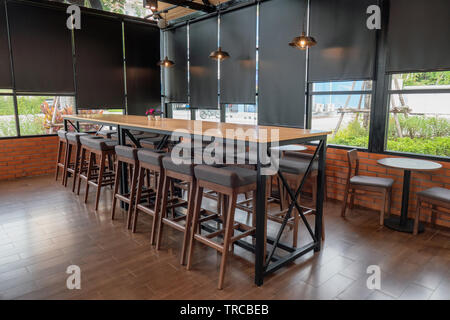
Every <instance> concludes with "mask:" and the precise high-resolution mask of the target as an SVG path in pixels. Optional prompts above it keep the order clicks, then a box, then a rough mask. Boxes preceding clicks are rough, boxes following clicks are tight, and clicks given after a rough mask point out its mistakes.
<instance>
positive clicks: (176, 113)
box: [170, 103, 191, 120]
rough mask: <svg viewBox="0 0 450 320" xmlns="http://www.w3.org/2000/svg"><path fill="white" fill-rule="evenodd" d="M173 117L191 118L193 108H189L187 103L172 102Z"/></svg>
mask: <svg viewBox="0 0 450 320" xmlns="http://www.w3.org/2000/svg"><path fill="white" fill-rule="evenodd" d="M170 106H171V107H172V118H173V119H184V120H191V110H189V108H188V106H187V104H182V103H172V104H171V105H170Z"/></svg>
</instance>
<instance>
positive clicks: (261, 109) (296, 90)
mask: <svg viewBox="0 0 450 320" xmlns="http://www.w3.org/2000/svg"><path fill="white" fill-rule="evenodd" d="M304 10H305V4H304V1H297V0H277V1H268V2H263V3H261V7H260V48H259V59H260V60H259V94H258V97H259V98H258V122H259V124H262V125H281V126H292V127H303V125H304V115H305V59H306V55H305V51H301V50H298V49H294V48H292V47H290V46H289V42H291V41H292V39H293V38H294V37H296V36H298V35H299V32H300V29H301V25H302V19H303V16H304Z"/></svg>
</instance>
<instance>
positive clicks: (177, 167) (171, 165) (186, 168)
mask: <svg viewBox="0 0 450 320" xmlns="http://www.w3.org/2000/svg"><path fill="white" fill-rule="evenodd" d="M190 161H191V163H190V164H186V163H180V164H178V163H175V162H173V161H172V157H171V156H165V157H164V158H162V163H163V167H164V169H167V170H170V171H175V172H178V173H182V174H187V175H190V176H193V175H194V163H193V161H192V160H190Z"/></svg>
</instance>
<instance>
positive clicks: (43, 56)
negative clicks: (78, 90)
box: [7, 1, 75, 93]
mask: <svg viewBox="0 0 450 320" xmlns="http://www.w3.org/2000/svg"><path fill="white" fill-rule="evenodd" d="M7 4H8V18H9V19H8V20H9V26H10V34H11V47H12V54H13V62H14V74H15V82H16V90H17V91H22V92H51V93H72V92H74V91H75V89H74V79H73V63H72V44H71V32H70V30H69V29H68V28H67V27H66V20H67V17H68V15H67V14H66V13H65V11H64V10H62V9H52V8H48V7H45V8H44V7H39V6H36V5H33V4H26V3H19V2H14V1H8V3H7Z"/></svg>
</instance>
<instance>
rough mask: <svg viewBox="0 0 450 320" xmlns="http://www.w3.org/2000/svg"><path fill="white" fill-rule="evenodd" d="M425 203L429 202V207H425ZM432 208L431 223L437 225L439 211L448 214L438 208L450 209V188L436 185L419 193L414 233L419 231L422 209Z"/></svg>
mask: <svg viewBox="0 0 450 320" xmlns="http://www.w3.org/2000/svg"><path fill="white" fill-rule="evenodd" d="M424 204H428V205H429V207H424V206H423V205H424ZM425 208H426V209H429V210H431V224H432V225H433V226H435V225H436V215H437V214H438V213H443V214H448V212H445V211H443V210H438V208H445V209H447V210H450V190H449V189H446V188H440V187H434V188H429V189H426V190H423V191H420V192H418V193H417V210H416V216H415V218H414V229H413V233H414V235H416V234H417V233H418V231H419V219H420V212H421V209H425Z"/></svg>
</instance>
